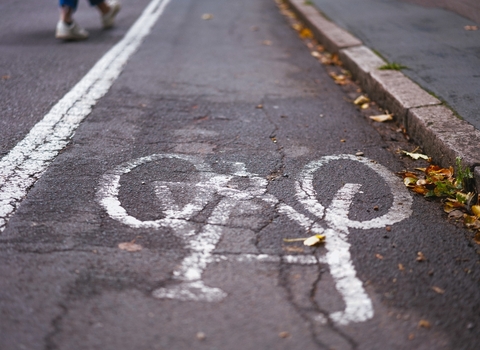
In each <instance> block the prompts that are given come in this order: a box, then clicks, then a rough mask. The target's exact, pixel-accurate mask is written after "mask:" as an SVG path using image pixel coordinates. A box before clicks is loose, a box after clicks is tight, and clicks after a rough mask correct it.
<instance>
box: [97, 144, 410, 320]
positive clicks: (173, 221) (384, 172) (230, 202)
mask: <svg viewBox="0 0 480 350" xmlns="http://www.w3.org/2000/svg"><path fill="white" fill-rule="evenodd" d="M162 159H178V160H182V161H186V162H189V163H191V164H192V165H193V166H194V167H195V169H196V170H197V171H198V173H199V174H200V177H201V179H200V181H198V182H196V183H182V182H169V181H156V182H155V194H156V196H157V197H158V199H159V200H160V202H161V203H162V209H163V215H164V217H163V218H162V219H159V220H151V221H142V220H139V219H137V218H135V217H133V216H131V215H129V214H128V213H127V211H126V210H125V208H124V207H123V206H122V204H121V203H120V200H119V199H118V194H119V190H120V179H121V177H122V175H125V174H127V173H129V172H131V171H132V170H134V169H135V168H137V167H139V166H142V165H145V164H147V163H151V162H155V161H159V160H162ZM338 160H350V161H352V160H353V161H357V162H360V163H362V164H363V165H365V166H367V167H368V168H370V169H372V170H374V171H375V172H376V173H377V174H378V175H380V177H381V178H382V179H383V180H384V181H385V183H386V184H387V185H388V186H389V187H390V191H391V193H392V196H393V202H392V205H391V207H390V209H389V210H388V212H387V213H386V214H384V215H382V216H380V217H376V218H374V219H371V220H368V221H355V220H351V219H350V218H349V217H348V216H349V209H350V206H351V203H352V200H353V198H354V196H355V195H356V194H357V193H358V192H359V191H360V188H361V186H362V185H361V184H356V183H347V184H345V185H344V186H343V187H342V188H341V189H339V190H338V192H337V194H336V195H335V197H334V198H333V200H332V202H331V203H330V206H329V207H328V208H325V207H324V206H323V205H322V204H321V203H319V201H318V199H317V194H316V191H315V189H314V186H313V177H314V174H315V172H316V171H317V170H319V169H320V168H321V167H322V166H324V165H325V164H327V163H329V162H331V161H338ZM229 165H230V168H231V169H232V171H231V173H230V174H228V175H225V174H217V173H214V172H213V171H212V168H211V166H210V165H209V164H207V163H205V162H204V161H203V160H202V159H201V158H199V157H195V156H189V155H182V154H154V155H151V156H147V157H143V158H139V159H136V160H133V161H130V162H127V163H124V164H121V165H119V166H117V167H116V168H114V169H113V170H112V171H109V172H107V173H106V174H105V175H104V176H103V177H102V180H101V183H100V187H99V190H98V193H97V198H98V200H99V203H100V204H101V205H102V206H103V208H104V209H105V210H106V211H107V213H108V214H109V216H110V217H111V218H113V219H115V220H117V221H119V222H121V223H123V224H125V225H128V226H130V227H133V228H160V227H164V228H171V229H172V230H173V231H174V233H175V235H176V236H178V237H180V238H181V239H182V240H183V241H184V242H185V245H186V248H188V250H189V255H187V256H186V257H185V258H184V259H183V261H182V263H181V264H180V265H179V267H178V268H177V269H176V270H174V271H173V276H174V279H175V280H177V282H178V283H176V284H172V285H169V286H167V287H164V288H160V289H157V290H155V291H154V292H153V296H154V297H155V298H167V299H178V300H194V301H206V302H215V301H220V300H222V299H224V298H226V297H227V294H226V293H225V292H224V291H223V290H221V289H220V288H216V287H210V286H207V285H205V283H204V282H203V280H202V273H203V272H204V270H205V269H206V268H207V265H208V264H209V263H211V262H214V261H223V260H227V259H231V258H232V256H227V255H218V254H214V250H215V248H216V246H217V244H218V242H219V240H220V239H221V236H222V231H223V230H224V228H225V227H226V225H227V221H228V218H229V217H230V215H231V213H232V210H234V208H235V207H237V206H238V205H239V204H240V203H242V202H243V203H245V202H249V201H250V202H251V201H252V200H254V199H255V200H260V201H263V202H265V203H267V204H269V205H272V206H276V207H277V208H278V211H279V212H280V213H281V214H284V215H286V216H287V217H288V218H290V219H291V220H293V221H295V222H297V223H298V224H299V225H300V226H301V227H302V228H304V229H305V230H306V231H308V232H309V233H310V234H312V233H313V234H325V235H326V236H327V240H326V244H325V248H326V250H327V253H326V255H325V256H323V257H318V256H315V255H267V254H241V255H234V256H233V258H234V259H237V260H240V261H248V260H256V261H264V262H280V261H282V262H284V263H291V264H303V265H312V264H318V263H325V264H327V265H328V267H329V270H330V273H331V275H332V277H333V279H334V280H335V285H336V289H337V291H338V292H339V293H340V295H341V296H342V298H343V300H344V302H345V310H343V311H338V312H334V313H332V314H330V315H329V317H330V319H331V320H332V321H334V322H335V323H337V324H341V325H346V324H349V323H351V322H363V321H366V320H368V319H370V318H372V317H373V314H374V311H373V306H372V302H371V300H370V298H369V297H368V295H367V293H366V291H365V289H364V288H363V284H362V282H361V281H360V280H359V279H358V278H357V277H356V271H355V267H354V265H353V263H352V260H351V255H350V244H349V243H348V241H347V237H348V234H349V228H356V229H372V228H382V227H385V226H387V225H392V224H395V223H398V222H400V221H402V220H404V219H406V218H408V217H409V216H410V215H411V205H412V202H413V199H412V197H411V195H410V194H409V193H408V191H407V190H406V189H405V187H404V186H403V185H402V183H401V182H400V181H398V179H397V178H396V177H395V176H394V175H393V174H392V173H391V172H390V171H389V170H388V169H387V168H385V167H384V166H382V165H380V164H377V163H374V162H372V161H370V160H369V159H367V158H359V157H356V156H353V155H348V154H343V155H333V156H326V157H322V158H320V159H319V160H316V161H312V162H310V163H308V164H307V165H306V166H305V168H304V169H303V171H302V172H301V173H300V176H299V178H298V180H297V181H296V183H295V185H296V199H297V200H298V201H299V202H300V203H301V204H302V205H303V207H304V208H305V209H306V210H307V211H308V212H309V213H310V214H312V215H313V216H314V217H315V218H316V220H312V219H310V218H309V217H307V216H306V215H304V214H302V213H300V212H298V211H297V210H295V209H294V208H293V207H291V206H289V205H287V204H284V203H280V201H279V200H278V199H277V198H276V197H274V196H273V195H271V194H269V193H267V184H268V182H267V180H266V179H264V178H262V177H259V176H258V175H256V174H252V173H250V172H248V171H247V169H246V167H245V165H244V164H243V163H238V162H237V163H233V162H232V163H229ZM235 178H243V179H247V180H248V186H246V188H242V189H238V188H235V186H232V185H231V183H232V180H233V179H235ZM187 187H188V188H189V189H190V190H193V193H194V196H193V198H192V200H191V201H190V202H189V203H188V204H186V205H184V206H183V207H180V206H179V205H178V204H177V203H176V202H175V200H174V199H173V198H174V197H173V193H175V192H176V191H179V190H181V189H184V188H187ZM218 197H219V198H220V201H219V202H218V204H217V205H216V206H215V208H214V209H213V211H212V212H211V214H210V215H209V217H208V219H207V220H206V223H205V224H204V225H203V227H202V228H201V229H200V230H198V229H196V227H197V226H196V225H195V224H194V223H193V222H192V221H191V219H192V218H193V217H194V216H195V215H196V214H198V213H199V212H200V211H201V210H202V209H203V208H205V206H206V205H207V204H208V203H210V202H211V201H212V200H214V198H218ZM321 223H324V224H325V225H326V227H322V225H321Z"/></svg>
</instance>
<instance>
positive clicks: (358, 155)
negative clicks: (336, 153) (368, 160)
mask: <svg viewBox="0 0 480 350" xmlns="http://www.w3.org/2000/svg"><path fill="white" fill-rule="evenodd" d="M355 155H356V156H357V157H362V156H363V155H364V153H363V152H357V153H355Z"/></svg>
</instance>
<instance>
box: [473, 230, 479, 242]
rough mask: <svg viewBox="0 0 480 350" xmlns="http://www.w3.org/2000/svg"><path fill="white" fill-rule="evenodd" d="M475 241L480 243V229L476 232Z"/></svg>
mask: <svg viewBox="0 0 480 350" xmlns="http://www.w3.org/2000/svg"><path fill="white" fill-rule="evenodd" d="M473 241H474V242H475V243H477V244H480V231H479V232H477V233H476V234H475V237H473Z"/></svg>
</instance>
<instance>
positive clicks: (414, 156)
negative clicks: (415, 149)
mask: <svg viewBox="0 0 480 350" xmlns="http://www.w3.org/2000/svg"><path fill="white" fill-rule="evenodd" d="M402 153H404V154H406V155H407V156H409V157H411V158H413V159H415V160H417V159H420V158H421V159H425V160H429V159H430V158H429V157H428V156H426V155H425V154H421V153H411V152H407V151H402Z"/></svg>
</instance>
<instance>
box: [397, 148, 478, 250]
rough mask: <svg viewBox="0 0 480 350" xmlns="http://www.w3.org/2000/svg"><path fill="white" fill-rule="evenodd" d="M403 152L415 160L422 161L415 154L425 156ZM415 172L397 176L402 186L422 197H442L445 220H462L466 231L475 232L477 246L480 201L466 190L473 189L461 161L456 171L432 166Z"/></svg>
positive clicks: (470, 179)
mask: <svg viewBox="0 0 480 350" xmlns="http://www.w3.org/2000/svg"><path fill="white" fill-rule="evenodd" d="M403 153H404V154H406V155H408V156H410V157H412V158H414V159H419V158H423V157H419V156H418V155H420V156H424V155H422V154H419V153H413V152H412V153H409V152H403ZM417 157H418V158H417ZM425 157H426V156H425ZM415 170H416V172H413V171H403V172H401V173H400V175H402V177H403V183H404V184H405V186H407V187H408V188H409V189H410V190H412V191H413V192H415V193H418V194H420V195H422V196H424V197H427V198H441V199H442V202H443V210H444V211H445V212H446V213H448V217H449V218H450V219H453V220H462V221H463V224H464V225H465V226H466V227H467V228H469V229H472V230H474V231H475V237H474V241H475V242H476V243H477V244H480V200H479V195H478V194H477V193H475V192H474V191H469V190H470V189H471V188H472V187H473V186H472V180H473V174H472V172H471V171H470V169H469V168H467V167H465V168H464V167H462V164H461V159H460V158H457V164H456V171H454V169H453V167H452V166H451V167H449V168H441V167H439V166H438V165H432V164H431V165H429V166H428V167H426V168H416V169H415Z"/></svg>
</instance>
